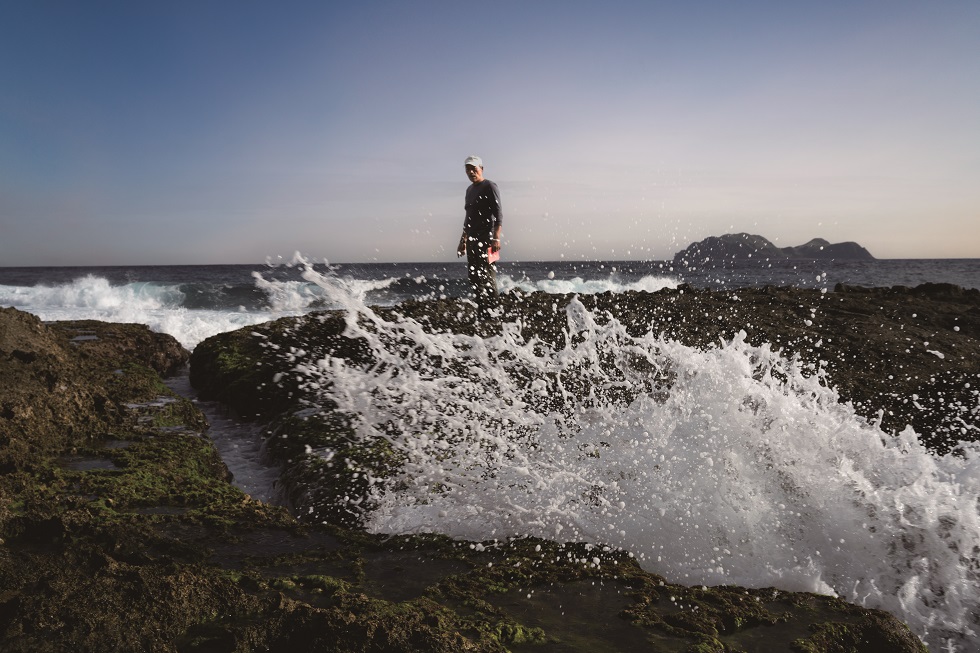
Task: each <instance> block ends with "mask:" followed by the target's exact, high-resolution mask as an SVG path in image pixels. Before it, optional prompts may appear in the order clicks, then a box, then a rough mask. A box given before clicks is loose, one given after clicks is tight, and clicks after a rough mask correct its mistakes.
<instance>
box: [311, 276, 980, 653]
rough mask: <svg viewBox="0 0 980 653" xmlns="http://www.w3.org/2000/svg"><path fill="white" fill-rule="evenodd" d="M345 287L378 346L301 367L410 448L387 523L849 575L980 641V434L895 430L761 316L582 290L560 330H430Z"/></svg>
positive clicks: (903, 613)
mask: <svg viewBox="0 0 980 653" xmlns="http://www.w3.org/2000/svg"><path fill="white" fill-rule="evenodd" d="M306 278H307V279H308V280H310V281H313V282H316V283H318V284H320V285H321V287H323V288H324V291H325V292H327V293H328V294H335V293H338V292H342V288H341V286H340V285H338V284H337V283H336V282H335V281H334V280H331V279H329V278H323V277H320V276H319V275H317V274H315V273H313V272H312V271H308V273H307V275H306ZM333 301H334V302H335V303H337V304H338V305H343V306H345V307H346V308H347V309H348V310H351V311H352V312H353V313H352V315H351V316H349V318H348V324H347V329H348V334H349V335H351V336H357V337H361V338H365V340H366V342H368V343H369V344H370V346H371V348H372V351H373V354H374V356H375V359H376V362H375V364H374V365H372V366H371V368H370V369H359V368H356V367H352V366H348V365H346V364H345V363H344V362H343V361H341V360H338V359H325V360H320V361H308V362H307V363H306V364H303V365H301V366H300V367H299V368H298V369H297V371H298V373H299V374H301V375H302V376H303V378H304V379H305V380H306V382H307V383H308V387H310V388H311V389H313V390H315V391H316V392H318V393H319V394H320V396H321V397H322V398H323V400H324V402H327V401H333V402H336V403H337V405H339V407H340V408H341V410H344V411H348V412H349V413H350V414H351V415H355V416H359V419H358V421H357V422H356V428H357V433H358V436H359V437H360V438H363V439H364V440H365V441H370V440H373V439H375V438H385V439H386V440H388V441H389V442H390V443H391V445H392V446H393V447H394V448H395V449H396V450H398V451H400V452H402V453H403V454H404V456H405V459H406V463H405V466H404V468H403V470H402V472H401V473H400V474H399V475H398V476H397V477H396V478H391V479H386V480H380V479H374V481H375V484H374V486H373V487H374V492H375V497H374V498H375V499H376V500H377V501H378V502H379V503H380V507H379V508H378V509H377V510H376V511H375V512H374V513H372V514H371V515H369V517H368V527H369V529H370V530H372V531H374V532H384V533H418V532H440V533H444V534H447V535H450V536H453V537H458V538H465V539H470V540H477V541H480V540H487V539H493V538H497V539H503V538H508V537H523V536H531V535H533V536H539V537H546V538H551V539H555V540H559V541H569V540H571V541H586V542H590V543H593V544H596V545H610V546H614V547H620V548H622V549H626V550H628V551H630V552H632V553H633V554H634V555H636V556H637V558H638V559H639V560H640V562H641V564H642V565H643V566H644V567H645V568H646V569H648V570H650V571H653V572H656V573H659V574H662V575H664V576H666V577H667V578H668V579H669V580H670V581H672V582H679V583H684V584H698V585H700V584H734V585H742V586H748V587H765V586H775V587H778V588H782V589H786V590H804V591H815V592H823V593H828V594H836V595H839V596H841V597H843V598H845V599H847V600H849V601H853V602H855V603H858V604H861V605H865V606H868V607H874V608H880V609H885V610H888V611H890V612H891V613H893V614H895V615H896V616H898V617H899V618H901V619H903V620H905V621H907V622H908V623H909V624H910V625H911V627H912V628H913V630H914V631H915V632H916V633H917V634H918V635H919V636H920V637H922V638H923V639H924V640H925V641H927V642H928V643H930V644H931V645H932V646H933V647H934V648H936V649H938V648H939V647H940V646H948V647H950V650H956V647H960V649H959V650H977V647H978V646H980V634H978V630H980V629H978V625H977V615H978V614H980V572H978V566H977V557H978V552H980V515H978V503H977V496H978V495H980V447H977V446H975V445H971V446H965V447H964V449H963V451H962V454H963V455H959V456H954V455H946V456H936V455H932V454H930V453H929V452H928V451H927V450H926V449H925V448H924V447H923V446H922V445H921V444H920V442H919V440H918V438H917V436H916V434H915V433H914V432H913V431H912V430H911V429H907V430H906V431H905V432H903V433H902V434H901V435H900V436H898V437H893V436H890V435H888V434H885V433H883V432H882V431H881V430H880V429H879V428H877V426H876V425H874V424H870V423H868V422H866V421H865V420H863V419H862V418H860V417H859V416H857V415H856V414H855V412H854V411H853V409H852V408H851V407H850V406H848V405H844V404H841V403H840V402H839V401H838V395H837V393H836V392H835V391H834V390H833V389H831V388H829V387H827V386H826V384H825V383H823V382H822V380H821V377H820V375H816V376H809V377H808V376H805V375H804V372H803V370H802V369H801V368H800V367H799V366H798V365H797V364H796V363H794V362H793V361H790V360H786V359H785V358H783V357H781V356H780V355H779V354H777V353H775V352H773V351H772V350H771V349H770V348H769V347H768V346H764V347H754V346H750V345H748V344H747V343H746V342H745V341H744V334H742V335H740V336H739V337H737V338H736V339H735V340H734V341H732V342H730V343H719V345H718V346H716V347H714V348H711V349H708V350H706V351H701V350H697V349H693V348H690V347H686V346H683V345H681V344H679V343H677V342H673V341H669V340H662V339H660V338H658V337H656V336H655V335H653V334H652V333H651V334H648V335H646V336H643V337H632V336H630V335H629V334H628V333H627V332H626V330H625V328H624V327H623V326H622V325H620V324H618V323H616V322H615V321H614V322H611V323H608V324H606V325H599V324H597V323H596V322H595V320H594V319H593V316H592V315H591V314H590V313H589V312H588V311H587V310H586V309H585V308H584V306H582V305H581V304H580V303H579V302H577V301H573V302H572V303H571V304H570V305H569V307H568V310H567V314H568V319H569V323H570V324H571V325H572V328H571V329H570V332H569V334H567V337H568V341H567V344H566V345H565V346H564V347H562V348H559V349H550V348H549V347H546V346H543V345H542V344H541V343H536V342H534V341H531V342H526V341H525V339H524V337H523V336H522V332H521V331H522V329H521V325H520V324H519V323H511V324H505V325H504V330H503V333H502V334H501V335H500V336H496V337H492V338H487V339H481V338H475V337H469V336H464V335H456V334H431V333H426V332H425V331H424V330H423V329H422V328H421V326H420V325H418V324H417V323H415V322H413V321H411V320H404V321H400V322H397V323H388V322H383V321H381V320H380V319H379V318H377V317H376V316H374V314H373V313H371V312H370V311H369V310H368V309H367V308H366V307H364V306H363V304H362V303H361V302H359V301H358V300H357V298H354V297H350V296H346V297H344V296H335V297H334V298H333ZM355 316H359V317H360V319H361V321H360V322H359V321H358V320H357V319H355ZM365 321H366V322H369V323H371V325H372V326H371V327H370V328H367V327H365V326H364V322H365ZM385 342H399V343H404V342H414V343H415V345H414V346H413V347H410V348H405V347H399V348H398V349H397V351H388V349H387V348H386V347H385V346H384V343H385Z"/></svg>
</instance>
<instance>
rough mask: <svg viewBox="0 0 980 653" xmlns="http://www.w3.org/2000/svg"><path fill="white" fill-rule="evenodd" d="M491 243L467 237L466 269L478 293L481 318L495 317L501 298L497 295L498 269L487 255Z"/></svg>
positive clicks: (475, 292) (475, 291) (477, 301)
mask: <svg viewBox="0 0 980 653" xmlns="http://www.w3.org/2000/svg"><path fill="white" fill-rule="evenodd" d="M489 248H490V245H489V243H482V242H480V241H479V240H477V239H476V238H467V239H466V269H467V272H468V275H469V278H470V283H471V284H472V285H473V292H474V294H475V295H476V304H477V306H478V307H479V309H480V310H479V316H480V319H489V318H493V317H495V314H496V310H497V307H498V306H500V298H499V297H498V296H497V270H496V268H494V266H493V265H492V264H491V263H490V259H489V258H488V257H487V250H488V249H489Z"/></svg>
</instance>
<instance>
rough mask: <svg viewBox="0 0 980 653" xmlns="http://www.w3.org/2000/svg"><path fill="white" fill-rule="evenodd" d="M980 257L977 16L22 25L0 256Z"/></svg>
mask: <svg viewBox="0 0 980 653" xmlns="http://www.w3.org/2000/svg"><path fill="white" fill-rule="evenodd" d="M469 154H478V155H480V156H482V157H483V159H484V161H485V164H486V168H485V173H486V176H487V177H488V178H489V179H492V180H494V181H496V182H497V183H498V184H499V186H500V189H501V193H502V196H503V203H504V209H505V224H504V234H505V242H504V255H505V257H507V258H510V259H512V260H554V259H560V258H565V259H581V258H588V259H611V258H641V259H642V258H664V257H670V256H671V255H673V253H674V252H676V251H678V250H680V249H682V248H683V247H685V246H686V245H687V244H688V243H690V242H691V241H693V240H698V239H701V238H703V237H705V236H709V235H719V234H722V233H727V232H738V231H746V232H750V233H758V234H761V235H763V236H766V237H767V238H769V239H770V240H773V241H774V242H776V244H778V245H781V246H788V245H798V244H801V243H803V242H805V241H807V240H809V239H810V238H813V237H818V236H819V237H823V238H827V239H828V240H830V241H832V242H839V241H848V240H855V241H858V242H860V243H861V244H863V245H865V246H866V247H868V249H870V250H871V252H872V253H873V254H875V255H876V256H878V257H880V258H891V257H897V258H903V257H911V258H917V257H947V256H949V257H980V2H977V0H968V1H942V0H937V1H936V2H921V1H915V2H906V1H902V0H894V1H891V0H889V1H882V2H860V1H855V2H843V1H836V0H833V1H829V2H785V1H773V2H727V1H725V2H721V1H719V2H697V1H692V2H654V1H637V2H620V1H617V0H607V1H605V2H575V1H565V2H544V1H543V2H526V1H521V2H507V1H504V2H492V3H491V2H486V3H461V2H424V1H422V2H371V1H368V0H366V1H365V2H326V1H324V2H285V1H284V2H266V1H263V2H259V1H252V0H236V1H228V2H219V1H209V0H195V1H189V0H188V1H167V2H134V1H131V0H126V1H119V2H103V1H98V0H94V1H91V2H78V1H74V0H72V1H66V2H48V1H45V0H11V1H8V2H5V3H3V5H2V8H0V265H69V264H93V265H109V264H124V265H128V264H141V263H144V264H166V263H175V264H176V263H251V262H262V261H264V260H266V258H267V257H273V258H274V257H276V256H280V255H281V256H286V257H288V256H291V255H292V253H293V252H294V251H301V252H303V253H304V254H307V255H309V256H311V257H314V258H328V259H329V260H331V261H333V262H345V261H370V260H378V261H439V260H453V259H454V258H455V253H454V250H455V245H456V242H457V239H458V237H459V232H460V227H461V223H462V198H463V192H464V190H465V187H466V185H467V183H468V181H467V180H466V177H465V176H464V174H463V159H464V158H465V157H466V156H467V155H469Z"/></svg>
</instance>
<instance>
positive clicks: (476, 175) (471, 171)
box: [466, 165, 483, 184]
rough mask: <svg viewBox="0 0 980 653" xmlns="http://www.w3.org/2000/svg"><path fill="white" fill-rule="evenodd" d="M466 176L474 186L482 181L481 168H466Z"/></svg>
mask: <svg viewBox="0 0 980 653" xmlns="http://www.w3.org/2000/svg"><path fill="white" fill-rule="evenodd" d="M466 176H467V177H469V178H470V181H472V182H473V183H474V184H475V183H476V182H478V181H483V168H478V167H477V166H471V165H468V166H466Z"/></svg>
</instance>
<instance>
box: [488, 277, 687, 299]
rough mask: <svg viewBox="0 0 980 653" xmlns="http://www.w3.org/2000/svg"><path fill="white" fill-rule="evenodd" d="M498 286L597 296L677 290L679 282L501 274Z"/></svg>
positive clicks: (651, 279)
mask: <svg viewBox="0 0 980 653" xmlns="http://www.w3.org/2000/svg"><path fill="white" fill-rule="evenodd" d="M497 282H498V286H499V288H500V291H501V292H507V291H508V290H511V289H513V288H518V289H520V290H523V291H524V292H536V291H542V292H546V293H551V294H579V295H597V294H599V293H603V292H613V293H621V292H626V291H629V290H644V291H647V292H657V291H658V290H663V289H664V288H676V287H677V283H678V282H677V280H676V279H672V278H670V277H658V276H653V275H648V276H645V277H642V278H640V279H637V280H636V281H633V282H629V283H623V282H622V281H620V280H619V278H618V277H617V275H616V274H615V273H611V274H610V275H609V276H608V277H607V278H605V279H583V278H582V277H574V278H572V279H555V278H553V275H552V276H550V277H549V278H547V279H540V280H538V281H531V280H530V279H527V278H523V279H514V278H513V277H511V276H509V275H506V274H501V275H499V276H498V277H497Z"/></svg>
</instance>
